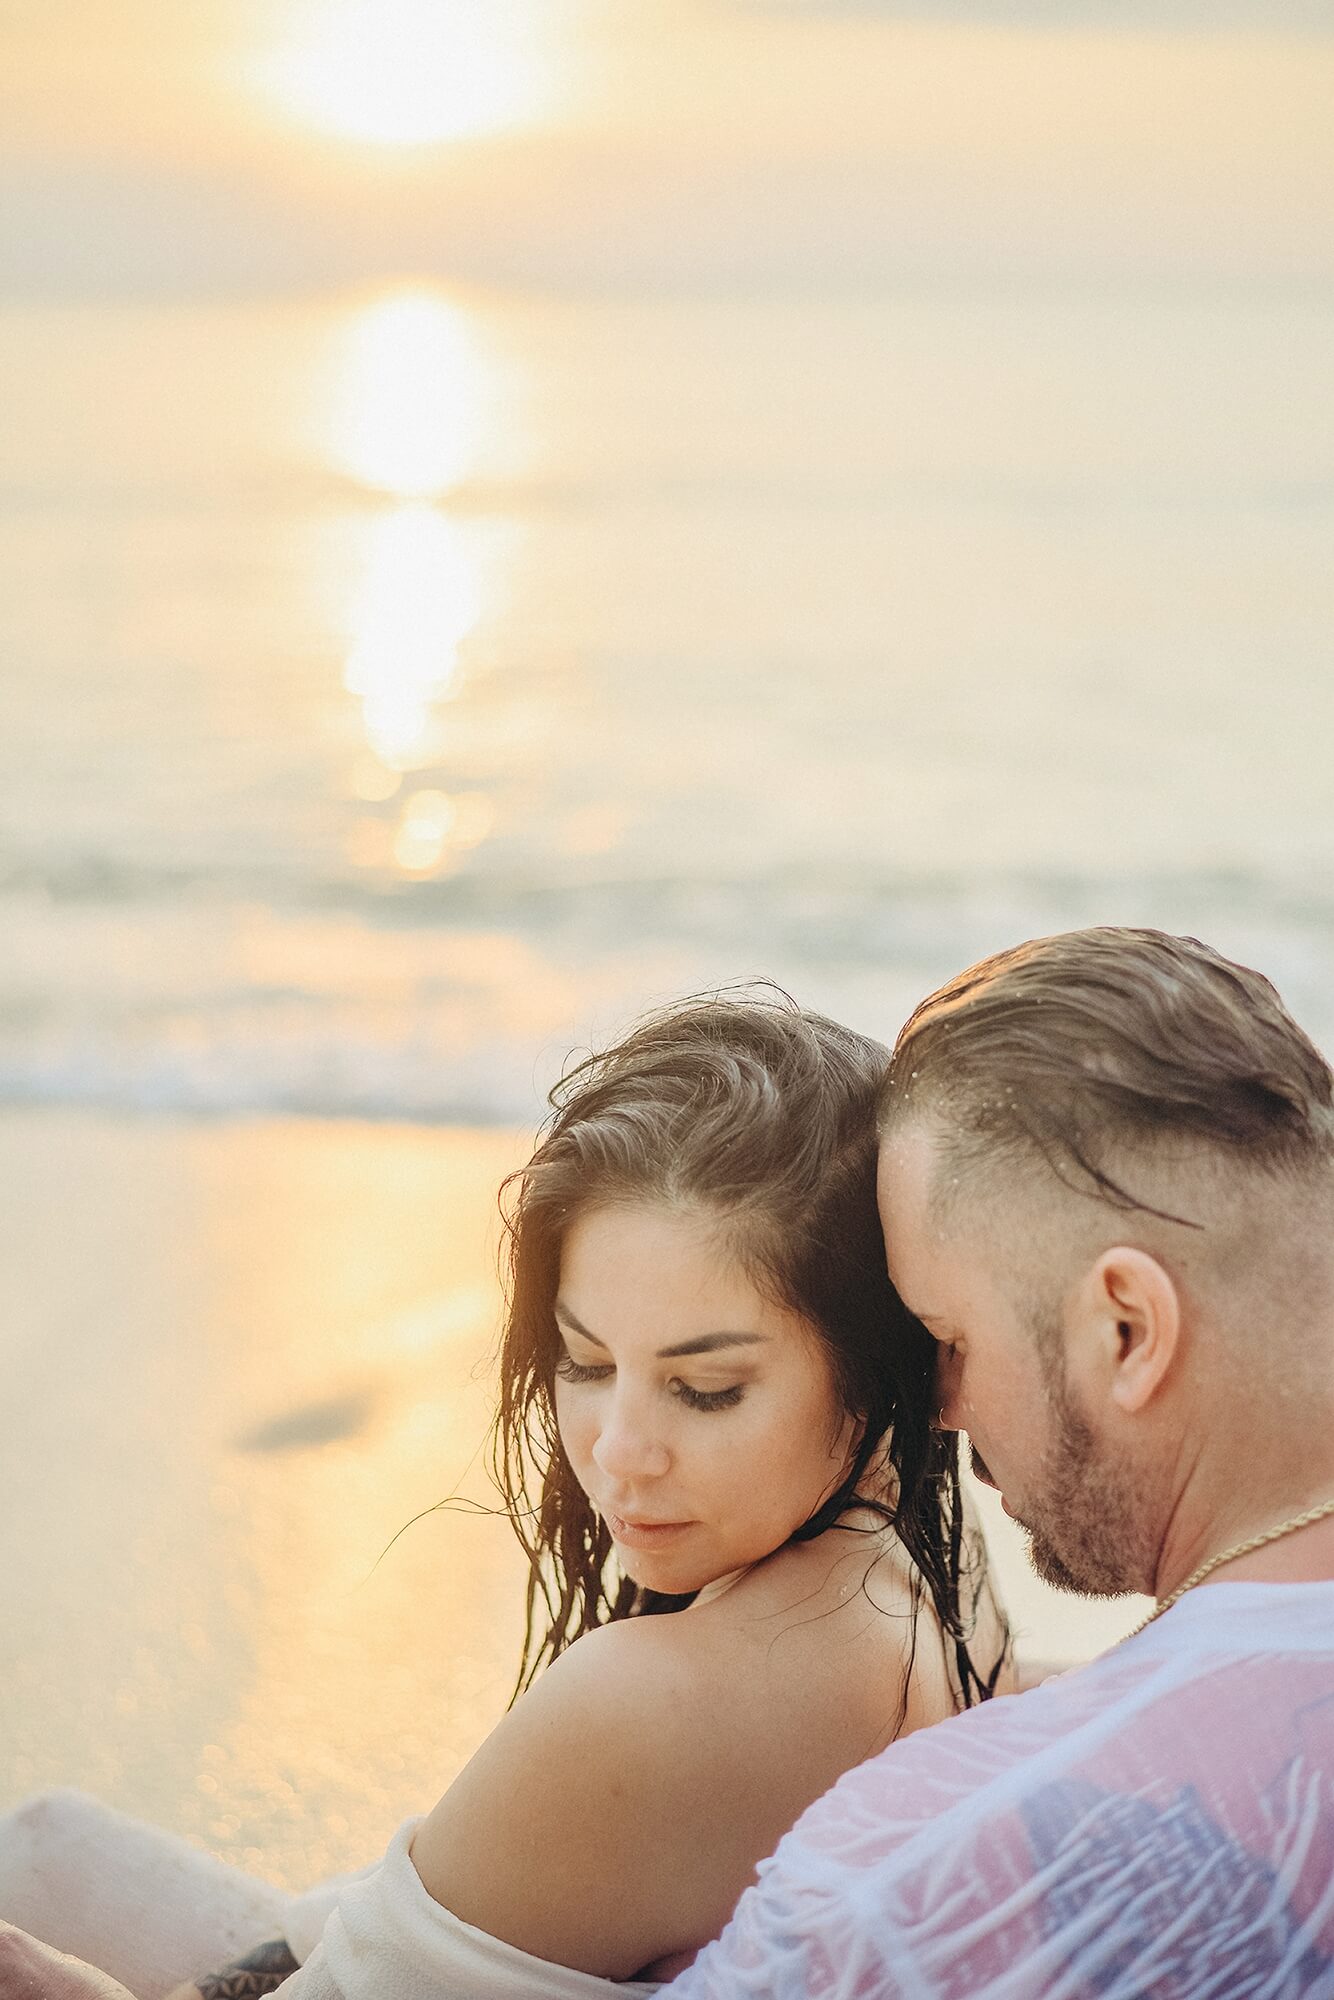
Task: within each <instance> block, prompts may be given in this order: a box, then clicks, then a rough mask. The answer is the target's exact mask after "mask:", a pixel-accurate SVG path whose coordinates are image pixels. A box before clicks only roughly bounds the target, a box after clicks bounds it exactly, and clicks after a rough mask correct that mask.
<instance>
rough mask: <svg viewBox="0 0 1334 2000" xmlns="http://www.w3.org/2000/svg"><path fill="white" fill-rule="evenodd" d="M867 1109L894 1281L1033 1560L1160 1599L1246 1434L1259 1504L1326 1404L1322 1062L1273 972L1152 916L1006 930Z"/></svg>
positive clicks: (929, 1017) (1065, 1581) (938, 997)
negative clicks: (1177, 1522)
mask: <svg viewBox="0 0 1334 2000" xmlns="http://www.w3.org/2000/svg"><path fill="white" fill-rule="evenodd" d="M881 1124H882V1132H883V1143H882V1152H881V1174H880V1189H881V1211H882V1217H883V1220H884V1225H885V1234H886V1242H887V1246H888V1253H889V1265H890V1272H891V1275H892V1276H893V1278H894V1280H895V1283H896V1284H897V1286H898V1288H899V1290H900V1292H901V1293H902V1295H903V1297H904V1299H905V1301H906V1303H907V1304H908V1305H909V1307H910V1308H911V1309H912V1310H913V1311H914V1312H917V1313H918V1314H919V1315H920V1316H921V1317H922V1318H923V1319H924V1320H926V1322H927V1324H928V1326H929V1327H930V1330H931V1332H932V1333H933V1334H935V1336H936V1338H937V1339H938V1341H940V1343H941V1367H940V1378H939V1379H940V1388H941V1400H942V1407H943V1413H944V1417H945V1421H946V1422H947V1423H949V1424H950V1425H951V1426H953V1427H957V1428H959V1429H964V1430H967V1431H968V1433H969V1435H970V1438H971V1440H972V1443H973V1447H974V1451H975V1453H976V1454H977V1455H979V1456H980V1457H981V1458H982V1460H983V1461H984V1462H983V1465H982V1466H981V1468H980V1469H981V1470H982V1471H983V1472H984V1474H985V1475H987V1476H990V1477H991V1478H993V1480H994V1482H995V1483H996V1484H998V1485H999V1486H1000V1488H1001V1490H1002V1493H1003V1494H1004V1496H1005V1500H1006V1504H1007V1508H1008V1510H1009V1511H1011V1512H1012V1513H1013V1514H1014V1515H1015V1517H1016V1518H1017V1519H1019V1520H1020V1521H1021V1522H1022V1523H1023V1524H1024V1526H1025V1527H1027V1528H1028V1530H1029V1532H1030V1534H1031V1536H1032V1541H1033V1557H1034V1561H1035V1563H1036V1565H1037V1567H1038V1568H1039V1570H1041V1571H1042V1573H1044V1574H1045V1575H1046V1576H1048V1577H1049V1578H1050V1579H1051V1580H1052V1581H1053V1582H1056V1583H1059V1584H1062V1585H1064V1586H1065V1587H1067V1588H1074V1589H1080V1590H1084V1591H1087V1592H1090V1593H1092V1594H1096V1595H1103V1594H1114V1593H1116V1592H1119V1591H1124V1590H1132V1589H1141V1590H1143V1589H1152V1588H1153V1587H1154V1585H1155V1582H1156V1580H1157V1577H1158V1569H1159V1562H1160V1558H1161V1556H1162V1552H1163V1544H1164V1538H1165V1535H1166V1533H1167V1530H1168V1524H1169V1523H1170V1522H1171V1520H1172V1518H1173V1514H1174V1510H1176V1509H1177V1507H1178V1504H1179V1502H1180V1501H1181V1498H1182V1495H1183V1493H1185V1492H1186V1491H1187V1490H1190V1491H1192V1492H1193V1493H1194V1496H1195V1501H1196V1504H1197V1505H1199V1504H1200V1502H1201V1500H1204V1501H1205V1502H1206V1504H1208V1502H1209V1500H1210V1499H1212V1501H1213V1503H1214V1504H1217V1505H1220V1506H1221V1505H1223V1501H1222V1496H1221V1494H1220V1493H1219V1491H1218V1488H1219V1485H1220V1481H1221V1480H1222V1479H1223V1477H1224V1476H1225V1468H1224V1466H1223V1465H1222V1464H1221V1463H1220V1462H1219V1461H1220V1454H1221V1453H1223V1452H1235V1451H1236V1450H1237V1449H1238V1447H1239V1446H1240V1444H1241V1443H1242V1441H1243V1440H1244V1439H1246V1438H1247V1437H1249V1438H1251V1439H1252V1440H1253V1441H1254V1443H1255V1444H1256V1446H1257V1447H1263V1448H1264V1449H1263V1451H1260V1452H1259V1453H1258V1454H1257V1459H1256V1463H1255V1464H1254V1465H1253V1466H1252V1465H1239V1466H1236V1467H1235V1476H1236V1480H1237V1484H1238V1488H1239V1489H1241V1488H1243V1487H1245V1486H1246V1484H1247V1482H1248V1481H1249V1483H1250V1497H1251V1500H1252V1502H1253V1503H1254V1505H1256V1506H1258V1507H1260V1508H1263V1507H1264V1506H1265V1505H1266V1503H1267V1502H1268V1499H1269V1497H1270V1495H1269V1491H1268V1490H1267V1489H1266V1485H1265V1482H1266V1481H1269V1484H1270V1486H1271V1487H1272V1489H1273V1491H1274V1492H1277V1491H1278V1490H1279V1487H1280V1484H1281V1479H1280V1477H1279V1475H1280V1474H1281V1472H1282V1471H1283V1469H1284V1468H1282V1467H1279V1468H1275V1467H1274V1466H1273V1463H1272V1461H1273V1458H1274V1452H1273V1446H1274V1443H1275V1440H1276V1439H1277V1438H1279V1437H1280V1436H1281V1435H1282V1434H1283V1432H1284V1429H1285V1424H1286V1425H1287V1426H1288V1427H1289V1429H1290V1435H1291V1436H1292V1437H1294V1438H1295V1437H1296V1436H1297V1435H1298V1433H1299V1432H1300V1431H1301V1429H1302V1426H1303V1423H1304V1422H1305V1421H1307V1420H1308V1415H1309V1412H1311V1411H1313V1410H1319V1409H1322V1408H1323V1410H1325V1411H1326V1412H1327V1411H1328V1409H1329V1404H1330V1398H1331V1395H1332V1394H1334V1379H1332V1378H1334V1351H1332V1350H1331V1345H1330V1342H1331V1338H1332V1333H1334V1077H1332V1076H1331V1072H1330V1069H1329V1066H1328V1064H1327V1063H1326V1062H1325V1060H1324V1058H1323V1057H1322V1056H1321V1055H1320V1054H1319V1052H1318V1051H1317V1050H1316V1049H1315V1047H1314V1046H1313V1045H1312V1044H1311V1042H1310V1041H1309V1040H1308V1039H1307V1037H1306V1036H1305V1035H1303V1034H1302V1032H1301V1030H1300V1029H1299V1028H1298V1027H1297V1026H1296V1025H1295V1023H1294V1022H1293V1021H1292V1020H1291V1019H1290V1018H1289V1016H1288V1015H1287V1014H1286V1012H1285V1011H1284V1009H1283V1007H1282V1004H1281V1003H1280V1001H1279V999H1278V996H1277V994H1276V993H1275V992H1274V989H1273V988H1272V987H1271V986H1270V985H1269V983H1268V981H1267V980H1265V979H1263V978H1261V977H1260V975H1259V974H1258V973H1254V972H1250V971H1247V970H1246V969H1245V968H1243V967H1240V966H1236V965H1232V964H1230V963H1229V962H1228V961H1227V960H1226V959H1223V958H1221V957H1219V955H1218V954H1217V953H1215V952H1212V951H1210V950H1208V948H1207V947H1205V946H1203V945H1201V944H1198V943H1196V942H1195V941H1194V940H1193V939H1189V938H1171V937H1166V936H1163V935H1162V934H1160V933H1158V932H1153V931H1135V930H1111V929H1100V930H1088V931H1076V932H1069V933H1066V934H1065V935H1062V936H1058V937H1053V938H1045V939H1039V940H1038V941H1036V942H1035V943H1032V944H1028V945H1023V946H1020V947H1019V948H1018V949H1017V950H1015V951H1010V952H1006V953H1003V954H1001V955H999V956H998V957H996V958H992V959H988V960H986V961H984V962H983V963H982V964H981V965H978V966H975V967H973V968H972V969H971V970H970V971H968V972H965V973H962V974H961V975H960V976H959V977H958V978H957V979H955V980H953V981H951V982H950V984H949V985H947V986H945V987H943V988H942V989H941V990H940V991H939V992H938V993H936V994H933V995H932V996H931V997H930V998H929V999H928V1000H926V1001H924V1002H923V1004H922V1005H921V1007H919V1008H918V1010H917V1012H916V1013H915V1014H914V1015H913V1017H912V1019H911V1020H910V1021H909V1022H908V1024H907V1026H906V1027H905V1028H904V1030H903V1032H902V1034H901V1035H900V1037H899V1041H898V1044H897V1046H896V1048H895V1051H894V1057H893V1062H892V1065H891V1068H890V1071H889V1075H888V1078H887V1080H886V1084H885V1089H884V1094H883V1101H882V1108H881ZM1287 1470H1288V1471H1289V1473H1290V1471H1291V1467H1290V1466H1289V1467H1288V1468H1287ZM1224 1511H1226V1508H1224ZM1262 1525H1263V1523H1262ZM1186 1539H1187V1540H1188V1539H1189V1537H1188V1536H1187V1537H1186ZM1207 1552H1208V1551H1206V1553H1207Z"/></svg>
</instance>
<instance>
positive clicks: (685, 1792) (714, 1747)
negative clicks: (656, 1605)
mask: <svg viewBox="0 0 1334 2000" xmlns="http://www.w3.org/2000/svg"><path fill="white" fill-rule="evenodd" d="M679 1622H680V1621H679V1619H676V1618H662V1619H642V1620H638V1619H637V1620H633V1621H629V1622H627V1623H626V1624H624V1625H611V1626H607V1627H604V1628H602V1629H601V1630H599V1631H597V1632H593V1633H589V1634H587V1635H586V1636H585V1637H584V1638H582V1639H580V1640H579V1641H578V1642H577V1643H576V1644H575V1645H574V1646H572V1647H571V1648H570V1649H569V1651H568V1652H567V1653H565V1654H563V1655H562V1656H561V1658H560V1659H559V1660H557V1661H556V1662H555V1664H554V1665H553V1666H551V1667H550V1668H548V1670H547V1671H546V1673H544V1674H543V1675H542V1676H541V1678H540V1679H539V1680H538V1681H537V1682H536V1683H535V1684H534V1686H533V1687H532V1688H531V1689H530V1690H529V1691H528V1692H527V1693H526V1694H525V1695H523V1696H522V1697H521V1699H520V1700H519V1701H518V1702H517V1703H516V1705H515V1707H514V1708H513V1709H512V1710H511V1711H510V1713H509V1714H508V1715H506V1716H505V1717H504V1718H503V1720H502V1721H501V1723H500V1724H499V1725H498V1726H497V1728H496V1729H494V1730H493V1731H492V1733H491V1735H490V1736H489V1737H488V1738H487V1740H486V1742H485V1743H484V1744H483V1745H482V1746H481V1748H480V1749H479V1750H478V1752H477V1754H476V1755H475V1756H474V1757H473V1758H472V1760H471V1762H470V1763H469V1764H468V1766H467V1767H466V1769H465V1770H464V1771H463V1772H461V1773H460V1775H459V1777H458V1778H457V1779H456V1780H455V1781H454V1783H453V1784H452V1785H451V1786H450V1788H449V1790H448V1791H447V1792H446V1793H445V1795H444V1797H443V1798H442V1799H441V1800H440V1801H439V1803H438V1804H437V1805H436V1807H435V1809H434V1811H432V1812H431V1813H430V1814H429V1815H428V1816H427V1818H426V1819H425V1820H424V1821H423V1823H422V1825H421V1826H420V1827H419V1828H418V1830H417V1833H416V1835H415V1837H414V1840H413V1846H412V1857H413V1861H414V1864H415V1865H416V1868H417V1872H418V1874H419V1875H420V1876H421V1878H422V1881H423V1883H424V1885H425V1887H426V1889H427V1890H428V1891H429V1893H430V1894H431V1895H432V1896H434V1897H435V1899H436V1900H437V1901H438V1902H441V1903H443V1904H444V1905H445V1907H446V1908H448V1909H450V1910H452V1911H453V1913H454V1914H455V1915H456V1916H458V1917H460V1918H462V1919H463V1920H464V1922H466V1923H471V1924H473V1925H475V1926H476V1927H477V1928H478V1929H481V1930H485V1931H489V1932H490V1933H491V1934H492V1935H493V1936H496V1937H500V1938H503V1939H504V1940H506V1942H508V1943H510V1944H514V1945H516V1946H518V1947H519V1949H521V1950H523V1951H527V1952H529V1953H531V1954H532V1955H533V1956H534V1957H537V1958H547V1959H552V1960H554V1961H555V1962H556V1963H558V1964H563V1965H572V1966H576V1967H578V1968H580V1969H581V1970H584V1971H588V1972H596V1973H600V1974H601V1975H603V1976H604V1977H607V1978H613V1979H624V1978H627V1977H629V1976H631V1975H632V1974H633V1973H634V1972H635V1971H637V1970H638V1969H639V1968H640V1967H641V1966H643V1965H646V1964H648V1963H650V1962H651V1961H652V1960H654V1959H656V1958H659V1957H661V1956H662V1955H663V1954H664V1953H666V1952H668V1951H670V1950H673V1949H676V1948H679V1947H680V1946H681V1945H682V1944H690V1943H695V1942H703V1941H704V1939H705V1938H707V1937H708V1936H711V1935H713V1929H712V1928H711V1926H712V1925H713V1923H714V1920H715V1918H716V1921H717V1925H718V1927H721V1924H722V1923H723V1922H724V1921H725V1920H726V1917H727V1915H728V1914H729V1913H730V1910H731V1908H732V1905H733V1903H734V1902H735V1900H736V1896H737V1895H738V1894H739V1893H740V1890H741V1888H742V1887H744V1886H745V1881H744V1877H743V1878H742V1879H740V1880H736V1881H734V1883H733V1884H731V1885H729V1883H728V1881H727V1879H726V1878H727V1873H728V1871H727V1869H726V1868H725V1866H720V1867H719V1868H718V1869H716V1870H714V1871H710V1870H709V1868H708V1866H707V1856H708V1852H709V1844H710V1827H711V1821H712V1820H715V1819H716V1812H715V1811H714V1805H715V1800H714V1791H713V1788H714V1785H715V1784H716V1783H717V1780H718V1775H719V1764H720V1756H722V1753H723V1751H724V1748H725V1745H726V1740H727V1732H726V1727H725V1723H724V1722H723V1719H722V1717H721V1715H720V1709H721V1708H722V1707H723V1706H725V1702H724V1701H723V1700H722V1698H721V1697H720V1695H719V1691H718V1689H717V1687H716V1685H711V1676H710V1672H709V1667H708V1657H709V1654H710V1647H709V1645H708V1644H707V1641H706V1643H705V1644H704V1645H702V1646H700V1645H690V1644H683V1643H682V1639H683V1638H684V1636H685V1635H684V1634H681V1633H674V1632H670V1631H668V1630H666V1629H655V1628H667V1627H670V1626H673V1625H677V1624H679ZM733 1748H735V1746H733ZM723 1761H724V1762H725V1761H726V1759H725V1758H723ZM780 1831H781V1829H780ZM764 1851H766V1850H765V1849H763V1848H761V1849H758V1850H757V1852H756V1854H755V1856H754V1857H753V1858H754V1859H758V1858H759V1855H760V1854H761V1853H763V1852H764ZM701 1853H702V1854H703V1855H704V1856H705V1857H706V1863H705V1866H704V1867H703V1868H697V1867H696V1866H695V1865H694V1863H695V1860H696V1857H697V1856H698V1855H700V1854H701ZM733 1874H734V1871H733ZM729 1895H730V1900H728V1897H729ZM701 1925H703V1926H704V1928H703V1929H702V1930H701V1929H700V1926H701Z"/></svg>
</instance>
